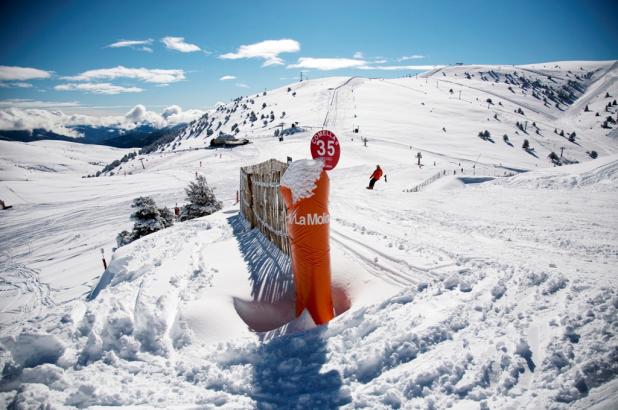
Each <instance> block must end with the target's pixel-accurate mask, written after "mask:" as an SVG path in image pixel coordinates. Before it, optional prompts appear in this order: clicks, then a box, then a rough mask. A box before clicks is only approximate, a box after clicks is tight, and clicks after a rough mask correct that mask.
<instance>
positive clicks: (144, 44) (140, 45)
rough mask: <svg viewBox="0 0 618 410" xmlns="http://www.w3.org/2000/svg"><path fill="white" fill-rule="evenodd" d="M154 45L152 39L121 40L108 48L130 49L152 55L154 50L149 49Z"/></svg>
mask: <svg viewBox="0 0 618 410" xmlns="http://www.w3.org/2000/svg"><path fill="white" fill-rule="evenodd" d="M151 44H152V39H151V38H149V39H147V40H120V41H116V42H115V43H112V44H108V45H106V46H105V47H106V48H122V47H128V48H132V49H134V50H139V51H146V52H148V53H152V48H150V47H148V46H149V45H151Z"/></svg>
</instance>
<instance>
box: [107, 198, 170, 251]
mask: <svg viewBox="0 0 618 410" xmlns="http://www.w3.org/2000/svg"><path fill="white" fill-rule="evenodd" d="M131 208H133V209H135V211H134V212H133V213H132V214H131V220H132V221H133V230H132V231H131V232H128V231H122V232H120V233H119V234H118V236H117V237H116V242H117V243H118V246H123V245H126V244H128V243H131V242H133V241H134V240H136V239H139V238H141V237H142V236H146V235H149V234H151V233H153V232H156V231H159V230H161V229H164V228H167V227H170V226H172V225H173V224H174V215H173V214H172V212H171V211H170V210H169V209H167V208H163V209H159V208H157V204H156V203H155V201H154V199H152V198H151V197H149V196H140V197H139V198H135V199H134V200H133V203H132V204H131Z"/></svg>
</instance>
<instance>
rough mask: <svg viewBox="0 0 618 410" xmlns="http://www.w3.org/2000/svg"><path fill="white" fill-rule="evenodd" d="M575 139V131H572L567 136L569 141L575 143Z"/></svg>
mask: <svg viewBox="0 0 618 410" xmlns="http://www.w3.org/2000/svg"><path fill="white" fill-rule="evenodd" d="M575 137H576V134H575V131H573V132H572V133H571V135H569V141H571V142H575Z"/></svg>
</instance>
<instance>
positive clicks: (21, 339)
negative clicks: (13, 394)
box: [0, 333, 65, 369]
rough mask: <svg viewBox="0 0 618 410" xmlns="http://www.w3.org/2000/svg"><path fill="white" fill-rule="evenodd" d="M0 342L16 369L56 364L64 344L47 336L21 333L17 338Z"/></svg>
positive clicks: (7, 338)
mask: <svg viewBox="0 0 618 410" xmlns="http://www.w3.org/2000/svg"><path fill="white" fill-rule="evenodd" d="M0 342H1V343H2V345H3V346H4V348H5V349H6V350H8V351H9V352H10V353H11V357H12V359H13V363H14V366H16V367H17V368H18V369H23V368H26V367H35V366H38V365H40V364H43V363H56V362H57V361H58V359H59V358H60V357H61V356H62V354H63V353H64V350H65V346H64V343H62V342H61V341H60V340H59V339H58V338H57V337H56V336H54V335H49V334H43V335H38V334H30V333H21V334H20V335H18V336H17V337H15V336H8V337H5V338H2V340H0Z"/></svg>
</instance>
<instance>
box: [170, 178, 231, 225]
mask: <svg viewBox="0 0 618 410" xmlns="http://www.w3.org/2000/svg"><path fill="white" fill-rule="evenodd" d="M185 192H186V194H187V201H189V203H188V204H187V205H185V206H183V207H182V211H181V213H180V220H181V221H187V220H189V219H193V218H199V217H201V216H206V215H210V214H212V213H213V212H216V211H218V210H220V209H221V207H222V203H221V201H218V200H217V198H216V197H215V194H214V192H213V190H212V188H210V187H209V186H208V184H207V183H206V178H205V177H204V176H202V175H198V176H197V178H196V179H195V181H191V182H190V183H189V186H188V187H186V188H185Z"/></svg>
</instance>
